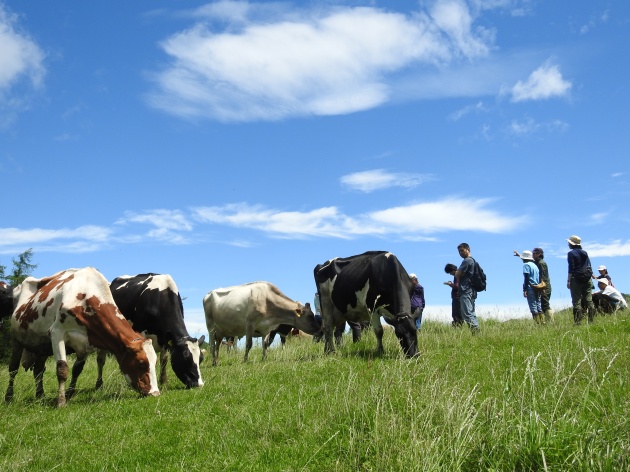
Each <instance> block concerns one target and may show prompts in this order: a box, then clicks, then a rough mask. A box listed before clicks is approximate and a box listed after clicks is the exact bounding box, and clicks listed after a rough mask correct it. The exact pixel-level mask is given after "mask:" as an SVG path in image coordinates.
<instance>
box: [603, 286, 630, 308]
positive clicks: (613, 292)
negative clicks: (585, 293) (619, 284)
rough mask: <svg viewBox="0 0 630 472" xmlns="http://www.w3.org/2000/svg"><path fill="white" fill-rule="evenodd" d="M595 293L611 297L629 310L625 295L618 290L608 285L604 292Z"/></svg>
mask: <svg viewBox="0 0 630 472" xmlns="http://www.w3.org/2000/svg"><path fill="white" fill-rule="evenodd" d="M595 293H601V294H602V295H606V296H607V297H610V298H612V299H613V300H616V301H618V302H620V303H621V306H622V307H624V308H628V303H626V299H625V298H623V295H622V294H621V292H620V291H619V290H617V289H616V288H615V287H611V286H610V285H607V286H606V288H605V289H604V290H600V291H598V292H595Z"/></svg>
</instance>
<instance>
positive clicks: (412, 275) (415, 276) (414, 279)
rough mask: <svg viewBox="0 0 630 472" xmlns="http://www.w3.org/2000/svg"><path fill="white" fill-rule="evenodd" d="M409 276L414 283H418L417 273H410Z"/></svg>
mask: <svg viewBox="0 0 630 472" xmlns="http://www.w3.org/2000/svg"><path fill="white" fill-rule="evenodd" d="M409 278H410V279H411V282H412V283H413V284H414V285H418V276H417V275H416V274H409Z"/></svg>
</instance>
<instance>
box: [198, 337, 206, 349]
mask: <svg viewBox="0 0 630 472" xmlns="http://www.w3.org/2000/svg"><path fill="white" fill-rule="evenodd" d="M205 340H206V335H205V334H202V335H201V337H200V338H199V339H198V340H197V342H198V343H199V345H200V346H201V345H202V344H203V342H204V341H205Z"/></svg>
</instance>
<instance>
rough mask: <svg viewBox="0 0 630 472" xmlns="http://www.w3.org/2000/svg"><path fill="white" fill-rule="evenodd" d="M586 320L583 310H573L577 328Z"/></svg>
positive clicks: (574, 322)
mask: <svg viewBox="0 0 630 472" xmlns="http://www.w3.org/2000/svg"><path fill="white" fill-rule="evenodd" d="M583 318H584V313H583V312H582V309H581V308H573V324H575V325H576V326H578V325H581V324H582V319H583Z"/></svg>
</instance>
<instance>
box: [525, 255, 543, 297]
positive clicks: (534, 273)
mask: <svg viewBox="0 0 630 472" xmlns="http://www.w3.org/2000/svg"><path fill="white" fill-rule="evenodd" d="M523 277H524V280H523V291H524V292H526V291H527V287H529V286H530V285H538V284H539V283H540V271H539V270H538V266H536V264H534V263H533V262H532V261H527V262H525V263H523Z"/></svg>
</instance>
